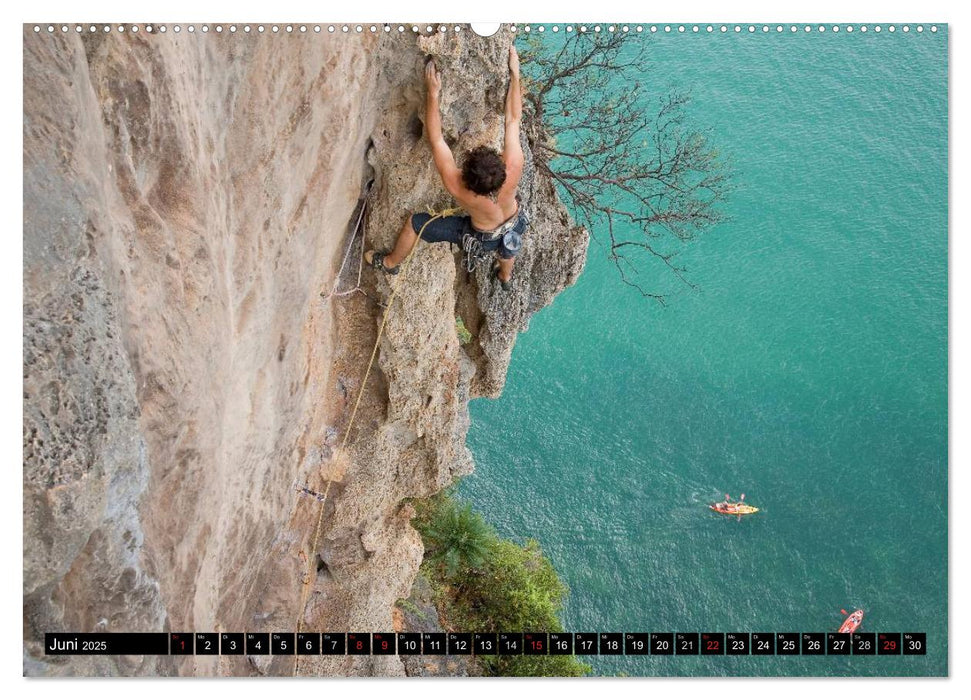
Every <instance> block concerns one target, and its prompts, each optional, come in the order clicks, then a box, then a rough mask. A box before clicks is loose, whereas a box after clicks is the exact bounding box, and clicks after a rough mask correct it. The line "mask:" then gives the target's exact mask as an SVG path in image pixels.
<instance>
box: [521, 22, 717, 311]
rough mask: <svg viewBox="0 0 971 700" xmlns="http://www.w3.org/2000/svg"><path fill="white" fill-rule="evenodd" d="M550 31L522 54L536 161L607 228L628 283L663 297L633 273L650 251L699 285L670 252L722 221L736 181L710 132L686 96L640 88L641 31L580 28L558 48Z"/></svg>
mask: <svg viewBox="0 0 971 700" xmlns="http://www.w3.org/2000/svg"><path fill="white" fill-rule="evenodd" d="M549 38H550V37H546V42H540V41H539V39H538V37H537V38H536V39H535V40H532V41H530V40H528V41H527V44H528V46H527V47H525V48H524V50H523V52H522V53H523V56H524V59H525V60H524V63H523V65H524V69H525V70H526V73H527V88H528V93H527V95H526V98H527V104H528V105H529V106H530V108H531V112H532V115H531V117H532V119H531V120H530V121H531V125H532V126H531V128H530V129H529V131H528V135H529V138H530V145H531V146H532V149H533V154H534V158H535V164H536V167H537V169H539V170H540V171H542V172H544V173H545V174H546V175H548V176H549V177H550V178H552V180H553V182H554V183H555V184H556V186H557V188H558V190H559V192H560V195H561V196H562V198H563V199H564V201H565V202H566V204H567V206H568V207H569V208H570V209H571V210H572V212H573V214H574V215H575V216H576V217H577V219H578V220H579V221H580V222H581V223H583V224H584V225H585V226H586V227H587V228H588V229H589V230H590V231H591V233H592V234H593V235H594V237H595V238H597V239H598V240H599V236H602V235H603V233H604V231H606V234H607V237H608V239H609V243H608V245H607V246H606V250H607V254H608V257H609V259H610V260H611V261H612V262H613V263H614V264H615V266H616V267H617V270H618V271H619V273H620V276H621V279H622V280H623V281H624V282H625V283H626V284H628V285H630V286H632V287H634V288H635V289H637V290H638V291H640V293H641V294H642V295H644V296H645V297H648V298H651V299H654V300H656V301H658V302H659V303H662V304H663V303H665V296H666V295H664V294H661V293H658V292H653V291H648V290H647V289H646V288H645V287H644V286H643V285H642V284H641V283H640V282H639V281H636V280H635V278H638V277H640V276H641V273H640V272H639V271H638V269H637V267H635V266H634V263H633V260H634V259H635V258H637V257H644V259H645V260H653V261H655V262H659V263H661V264H663V265H664V266H665V267H666V268H667V269H668V271H669V272H671V273H673V274H674V275H675V277H676V278H677V279H678V280H679V281H680V282H682V283H683V284H685V285H687V286H688V287H690V288H692V289H696V288H697V286H696V285H695V284H694V283H692V282H691V281H690V280H689V279H688V277H687V270H686V269H685V268H684V266H682V265H678V264H675V262H674V259H675V257H676V256H677V254H678V252H680V250H681V249H682V248H683V246H684V245H685V244H687V243H689V242H690V241H692V240H694V239H695V238H696V237H697V236H698V235H700V234H701V233H703V232H705V231H706V230H708V229H710V228H711V227H713V226H715V225H717V224H718V223H721V222H723V221H725V220H726V217H725V215H724V213H723V212H722V211H721V204H722V202H723V201H724V199H725V197H726V196H727V194H728V193H729V192H730V190H731V184H730V173H729V168H728V166H727V165H726V163H725V162H724V160H723V159H722V157H721V155H720V154H719V153H718V151H717V150H716V149H715V148H714V147H713V146H712V144H711V141H710V136H709V133H708V132H705V131H702V130H698V129H696V128H693V127H692V126H690V125H689V123H688V119H687V108H688V105H689V104H690V98H689V97H688V96H687V95H686V94H684V93H680V92H677V91H671V92H660V91H656V90H650V91H649V90H647V89H642V85H643V84H645V80H644V76H645V75H646V74H647V73H646V68H647V48H648V46H649V44H648V42H647V41H645V38H644V37H643V36H639V35H638V36H635V35H632V34H625V33H622V32H611V33H606V32H599V33H593V32H586V33H583V32H577V33H575V34H572V35H570V36H569V37H568V38H566V39H565V40H564V41H563V45H562V46H561V47H560V48H559V50H557V51H556V52H550V50H549V46H548V40H549ZM544 43H545V44H546V45H545V46H544ZM655 284H656V281H654V282H652V283H651V286H654V285H655Z"/></svg>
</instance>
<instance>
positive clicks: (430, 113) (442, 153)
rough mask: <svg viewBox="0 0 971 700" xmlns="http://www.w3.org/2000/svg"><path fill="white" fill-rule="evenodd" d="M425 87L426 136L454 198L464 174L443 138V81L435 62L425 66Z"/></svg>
mask: <svg viewBox="0 0 971 700" xmlns="http://www.w3.org/2000/svg"><path fill="white" fill-rule="evenodd" d="M425 86H426V87H427V88H428V89H427V93H428V96H427V98H426V99H425V134H426V135H427V136H428V145H429V146H431V148H432V157H433V158H434V159H435V167H436V168H437V169H438V174H439V175H440V176H441V177H442V184H444V185H445V189H447V190H448V191H449V193H450V194H452V195H453V196H455V195H457V194H458V193H459V192H460V191H461V190H462V173H461V172H459V169H458V166H456V165H455V157H454V156H453V155H452V149H450V148H449V147H448V144H447V143H445V137H444V136H442V115H441V112H440V111H439V108H438V95H439V93H440V92H441V89H442V79H441V77H439V75H438V70H436V68H435V62H434V61H429V62H428V65H426V66H425Z"/></svg>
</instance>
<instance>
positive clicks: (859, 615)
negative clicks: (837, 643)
mask: <svg viewBox="0 0 971 700" xmlns="http://www.w3.org/2000/svg"><path fill="white" fill-rule="evenodd" d="M840 612H842V613H843V614H844V615H845V614H846V611H845V610H841V611H840ZM862 622H863V611H862V610H855V611H854V612H853V614H852V615H850V616H849V617H847V618H846V619H845V620H843V624H842V625H841V626H840V628H839V632H840V634H850V633H852V632H856V628H857V627H859V626H860V624H861V623H862Z"/></svg>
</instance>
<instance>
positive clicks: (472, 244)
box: [462, 233, 490, 272]
mask: <svg viewBox="0 0 971 700" xmlns="http://www.w3.org/2000/svg"><path fill="white" fill-rule="evenodd" d="M489 255H490V253H489V251H486V250H483V249H482V239H480V238H479V237H478V236H474V235H472V234H471V233H466V234H463V236H462V265H463V266H464V267H465V270H466V272H474V271H475V268H476V266H477V265H478V264H479V263H480V262H483V261H484V260H487V259H488V258H489Z"/></svg>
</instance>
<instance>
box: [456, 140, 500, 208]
mask: <svg viewBox="0 0 971 700" xmlns="http://www.w3.org/2000/svg"><path fill="white" fill-rule="evenodd" d="M462 180H463V181H464V182H465V186H466V187H468V188H469V189H470V190H472V191H473V192H475V193H476V194H481V195H483V196H489V195H490V194H495V193H496V192H498V191H499V190H500V188H501V187H502V185H503V183H504V182H505V181H506V163H505V162H504V161H503V160H502V156H501V155H499V152H498V151H496V150H495V149H494V148H489V147H488V146H478V147H476V148H473V149H472V150H471V151H469V152H468V153H466V154H465V163H464V164H463V165H462Z"/></svg>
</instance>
